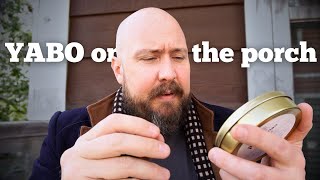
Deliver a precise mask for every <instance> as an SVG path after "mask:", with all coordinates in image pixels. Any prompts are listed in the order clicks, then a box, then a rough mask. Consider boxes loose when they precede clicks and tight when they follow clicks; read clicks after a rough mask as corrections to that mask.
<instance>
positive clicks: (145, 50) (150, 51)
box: [134, 49, 162, 56]
mask: <svg viewBox="0 0 320 180" xmlns="http://www.w3.org/2000/svg"><path fill="white" fill-rule="evenodd" d="M161 52H162V50H160V49H140V50H138V51H137V52H135V53H134V56H139V55H140V54H147V53H161Z"/></svg>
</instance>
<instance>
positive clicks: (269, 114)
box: [215, 91, 301, 161]
mask: <svg viewBox="0 0 320 180" xmlns="http://www.w3.org/2000/svg"><path fill="white" fill-rule="evenodd" d="M300 120H301V110H300V109H299V108H298V107H297V105H296V104H295V103H294V102H293V101H292V99H291V98H290V97H289V96H287V95H285V94H284V93H283V92H280V91H273V92H269V93H265V94H263V95H261V96H258V97H256V98H254V99H253V100H251V101H249V102H247V103H245V104H244V105H242V106H241V107H240V108H239V109H237V110H236V111H235V112H234V113H233V114H231V116H230V117H229V118H228V119H227V120H226V121H225V122H224V124H223V125H222V126H221V128H220V130H219V132H218V134H217V137H216V141H215V145H216V146H217V147H220V148H222V149H223V150H225V151H227V152H229V153H232V154H234V155H237V156H239V157H242V158H244V159H248V160H252V161H257V160H260V159H261V158H262V157H263V156H264V155H265V153H264V152H263V151H261V150H259V149H258V148H255V147H252V146H249V145H246V144H242V143H240V142H239V141H237V140H235V139H234V138H233V137H232V136H231V133H230V131H231V129H232V127H233V126H234V125H236V124H250V125H254V126H257V127H260V128H262V129H264V130H266V131H268V132H271V133H273V134H275V135H277V136H279V137H281V138H287V137H288V136H289V135H290V134H291V133H292V132H293V130H294V129H295V128H296V127H297V125H298V124H299V122H300Z"/></svg>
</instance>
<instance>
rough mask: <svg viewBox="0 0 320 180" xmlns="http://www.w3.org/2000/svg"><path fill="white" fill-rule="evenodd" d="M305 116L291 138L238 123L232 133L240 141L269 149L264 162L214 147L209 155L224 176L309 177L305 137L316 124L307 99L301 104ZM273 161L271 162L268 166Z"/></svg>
mask: <svg viewBox="0 0 320 180" xmlns="http://www.w3.org/2000/svg"><path fill="white" fill-rule="evenodd" d="M298 106H299V108H300V109H301V111H302V119H301V122H300V124H299V125H298V127H297V129H296V130H295V131H294V132H293V133H292V134H291V135H290V137H289V138H288V140H285V139H282V138H280V137H277V136H276V135H274V134H271V133H269V132H266V131H264V130H262V129H260V128H258V127H254V126H250V125H237V126H235V127H234V128H233V129H232V131H231V135H232V136H233V137H234V138H235V139H237V140H238V141H240V142H242V143H245V144H248V145H251V146H255V147H257V148H259V149H261V150H263V151H264V152H266V153H267V155H268V157H265V158H264V159H263V160H262V164H258V163H255V162H252V161H248V160H245V159H242V158H239V157H236V156H234V155H232V154H229V153H227V152H225V151H223V150H222V149H220V148H212V149H211V150H210V151H209V159H210V160H211V161H212V162H213V163H214V164H215V165H217V166H218V167H219V168H221V170H220V176H221V178H222V179H228V180H229V179H272V180H276V179H281V180H282V179H288V180H289V179H290V180H291V179H305V158H304V155H303V153H302V141H303V139H304V138H305V137H306V135H307V134H308V132H309V131H310V130H311V128H312V116H313V115H312V108H311V106H310V105H308V104H306V103H302V104H299V105H298ZM267 165H269V166H267Z"/></svg>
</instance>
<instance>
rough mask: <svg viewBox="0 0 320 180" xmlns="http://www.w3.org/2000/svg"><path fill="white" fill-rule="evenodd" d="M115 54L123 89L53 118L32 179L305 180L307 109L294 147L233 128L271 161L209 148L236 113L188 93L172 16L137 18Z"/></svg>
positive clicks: (124, 30) (150, 13)
mask: <svg viewBox="0 0 320 180" xmlns="http://www.w3.org/2000/svg"><path fill="white" fill-rule="evenodd" d="M116 49H117V57H114V59H113V61H112V64H111V66H112V69H113V71H114V74H115V77H116V79H117V81H118V82H119V84H120V85H121V88H120V89H119V90H118V91H117V92H116V93H114V94H112V95H110V96H108V97H106V98H104V99H102V100H101V101H99V102H97V103H95V104H92V105H89V106H88V107H87V108H80V109H75V110H71V111H66V112H62V113H61V112H57V113H56V114H55V115H54V116H53V117H52V119H51V121H50V124H49V132H48V136H47V138H46V139H45V141H44V143H43V146H42V149H41V154H40V157H39V158H38V159H37V160H36V161H35V164H34V169H33V173H32V175H31V179H60V177H61V178H62V179H125V178H137V179H169V178H171V179H214V178H215V179H220V178H222V179H304V177H305V170H304V167H305V159H304V156H303V153H302V151H301V147H302V140H303V138H304V137H305V136H306V134H307V133H308V132H309V130H310V129H311V127H312V108H311V107H310V106H309V105H307V104H300V105H299V107H300V108H301V110H302V116H303V119H302V121H301V123H300V125H299V126H298V128H297V130H296V131H295V132H294V133H293V134H292V135H291V136H290V137H289V139H288V141H287V140H284V139H281V138H278V137H276V136H275V135H272V134H270V133H268V132H265V131H263V130H261V129H259V128H257V127H252V126H249V125H239V126H235V127H234V128H233V130H232V135H233V137H234V138H236V139H238V140H239V141H241V142H243V143H246V144H249V145H253V146H256V147H258V148H260V149H262V150H264V151H265V152H266V153H267V154H268V155H269V157H270V158H269V157H268V158H265V159H263V160H262V164H259V163H255V162H251V161H247V160H244V159H241V158H238V157H236V156H233V155H231V154H229V153H226V152H224V151H223V150H221V149H219V148H216V147H215V148H214V147H213V144H214V139H215V135H216V132H214V130H215V131H217V130H218V129H219V127H220V126H221V124H222V123H223V122H224V121H225V120H226V118H227V117H228V116H229V115H230V114H231V113H232V111H231V110H229V109H226V108H222V107H219V106H213V105H209V104H205V103H201V102H199V101H198V100H197V99H196V98H195V97H194V96H193V95H192V94H191V93H190V63H189V59H188V50H187V45H186V40H185V36H184V33H183V31H182V29H181V27H180V26H179V24H178V22H177V21H176V20H175V19H174V18H173V17H172V16H171V15H169V14H168V13H166V12H165V11H163V10H161V9H157V8H145V9H142V10H139V11H137V12H135V13H133V14H132V15H130V16H129V17H127V18H126V19H125V20H124V21H123V22H122V23H121V24H120V26H119V28H118V31H117V37H116ZM80 128H81V129H80ZM79 133H80V135H81V136H80V137H79ZM219 169H220V170H219ZM220 176H221V177H220Z"/></svg>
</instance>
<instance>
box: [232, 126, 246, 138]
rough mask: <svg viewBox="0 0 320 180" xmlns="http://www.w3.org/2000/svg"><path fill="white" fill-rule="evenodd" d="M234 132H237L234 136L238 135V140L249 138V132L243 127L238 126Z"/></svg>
mask: <svg viewBox="0 0 320 180" xmlns="http://www.w3.org/2000/svg"><path fill="white" fill-rule="evenodd" d="M234 131H235V132H234V135H236V137H237V138H238V139H244V138H246V137H247V134H248V131H247V129H246V128H245V127H243V126H237V127H235V129H234Z"/></svg>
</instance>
